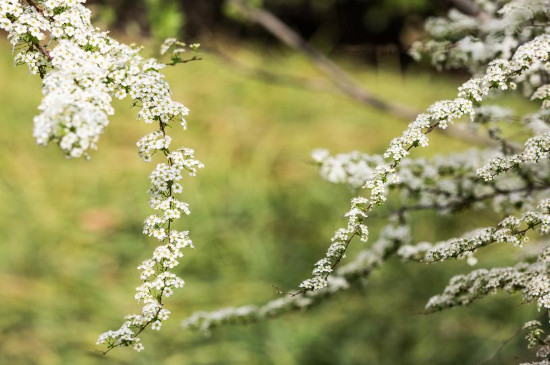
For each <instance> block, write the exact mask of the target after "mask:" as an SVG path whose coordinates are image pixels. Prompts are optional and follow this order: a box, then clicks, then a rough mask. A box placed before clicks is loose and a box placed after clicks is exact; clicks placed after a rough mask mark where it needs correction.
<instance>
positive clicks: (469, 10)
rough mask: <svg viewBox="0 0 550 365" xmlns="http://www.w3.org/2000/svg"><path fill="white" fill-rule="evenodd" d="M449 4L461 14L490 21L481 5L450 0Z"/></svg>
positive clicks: (463, 0)
mask: <svg viewBox="0 0 550 365" xmlns="http://www.w3.org/2000/svg"><path fill="white" fill-rule="evenodd" d="M449 2H450V3H451V4H452V5H453V6H454V7H455V8H456V9H457V10H458V11H460V12H461V13H464V14H466V15H470V16H475V17H478V18H479V19H481V20H487V19H489V17H490V16H489V15H488V14H487V13H486V12H484V11H483V10H482V9H481V8H480V7H479V5H477V4H476V3H474V2H473V1H471V0H449Z"/></svg>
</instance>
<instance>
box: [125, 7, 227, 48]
mask: <svg viewBox="0 0 550 365" xmlns="http://www.w3.org/2000/svg"><path fill="white" fill-rule="evenodd" d="M130 1H131V0H130ZM223 2H224V0H206V1H205V0H179V3H180V7H181V10H182V11H183V13H184V14H185V25H184V29H183V30H184V32H185V33H184V34H185V40H186V41H195V40H197V39H199V38H200V37H201V36H202V35H204V34H207V33H211V32H212V29H213V28H214V27H215V26H216V24H217V22H218V20H221V18H222V17H223V13H222V5H223Z"/></svg>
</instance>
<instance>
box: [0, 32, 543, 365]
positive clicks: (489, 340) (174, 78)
mask: <svg viewBox="0 0 550 365" xmlns="http://www.w3.org/2000/svg"><path fill="white" fill-rule="evenodd" d="M228 48H229V51H230V52H231V53H232V54H233V56H235V57H237V58H238V59H240V60H242V61H243V62H246V63H247V64H249V65H254V66H257V67H262V68H265V69H269V70H270V71H273V72H285V73H293V74H296V75H301V76H305V77H320V76H319V75H318V74H317V72H316V71H315V70H314V69H312V68H311V66H310V65H309V64H308V63H307V62H306V61H304V60H303V59H301V58H300V57H297V56H293V55H286V56H285V57H282V56H281V55H280V54H279V53H278V52H273V51H271V50H270V49H265V48H262V49H260V48H258V49H256V50H254V51H245V50H242V49H240V50H239V49H238V48H236V47H232V46H228ZM341 61H342V63H343V64H344V66H345V67H346V68H347V69H348V70H349V71H350V72H351V73H353V74H354V75H355V76H356V77H357V78H358V80H360V81H361V82H362V83H364V84H365V85H366V86H367V87H368V88H369V89H370V90H371V91H373V92H374V93H375V94H377V95H379V96H381V97H383V98H386V99H390V100H394V101H396V102H401V103H403V104H407V105H410V106H412V107H416V108H418V109H419V110H421V109H422V108H424V107H426V106H428V105H429V104H430V103H431V102H433V101H435V100H439V99H442V98H445V97H452V96H453V95H454V92H455V89H456V86H457V85H458V84H459V83H460V82H461V80H459V79H457V78H453V79H450V78H444V77H442V76H437V75H434V74H431V73H426V72H423V71H420V70H414V71H413V72H410V73H409V74H407V75H400V74H399V73H398V72H396V71H395V70H394V69H392V68H391V67H389V68H388V69H378V70H373V69H369V68H367V67H365V66H364V65H361V64H356V63H353V62H351V61H349V60H341ZM167 75H168V79H169V81H170V82H171V85H172V88H173V91H174V97H175V99H177V100H181V101H183V102H184V103H185V104H186V105H187V106H188V107H190V108H191V111H192V114H191V116H190V117H189V118H188V120H189V125H190V128H189V130H188V131H187V132H181V131H179V130H175V131H173V132H172V135H173V136H174V137H175V141H174V145H185V146H189V147H192V148H195V149H196V151H197V156H198V157H199V158H200V159H201V160H202V161H203V162H204V163H205V165H206V168H205V169H204V170H203V171H202V172H201V173H200V174H199V175H198V177H197V178H195V179H188V180H187V181H186V182H184V187H185V190H184V194H185V199H186V200H187V201H189V202H190V203H191V208H192V211H193V213H192V214H191V216H190V217H189V219H187V220H186V221H185V223H184V224H183V225H182V226H181V227H182V228H186V229H190V230H191V235H192V238H193V239H194V242H195V245H196V251H188V252H187V253H186V256H185V258H184V260H183V265H182V267H181V268H180V269H178V271H179V272H180V273H181V275H182V276H183V278H184V279H185V280H186V282H187V285H186V287H185V288H184V289H183V290H181V291H178V292H177V293H176V295H175V296H174V297H172V298H171V299H170V300H169V301H168V308H169V309H171V310H172V312H173V317H172V319H171V320H170V321H169V322H168V323H167V324H166V325H165V326H163V329H162V331H161V332H160V333H155V334H153V335H151V334H146V335H145V336H144V342H145V345H146V351H145V352H144V353H142V354H135V353H134V352H133V351H131V350H124V349H123V350H117V351H114V352H112V353H111V354H109V356H108V357H102V356H100V355H98V354H97V353H96V352H95V350H96V347H95V346H94V343H95V340H96V336H97V335H98V334H99V333H101V332H103V331H105V330H106V329H110V328H113V327H118V326H119V325H120V323H121V318H122V316H123V315H125V314H126V313H130V312H132V311H134V310H136V308H137V307H136V305H135V304H134V301H133V299H132V298H133V288H134V287H135V286H137V285H138V275H137V271H136V269H135V267H136V266H137V265H138V263H139V262H141V260H142V259H143V258H145V257H148V256H149V255H150V253H151V251H152V249H153V245H154V242H153V241H151V240H148V239H146V238H145V237H144V236H143V235H141V234H140V232H141V224H142V221H143V219H144V217H145V216H146V215H147V214H149V211H148V209H147V194H146V191H147V188H148V179H147V176H148V174H149V172H150V170H151V169H152V168H153V165H150V164H149V165H148V164H144V163H142V162H141V161H140V160H139V159H138V157H137V153H136V148H135V141H136V140H137V139H139V138H140V137H141V136H142V135H143V134H145V133H147V131H149V130H150V126H147V125H143V124H142V123H140V122H137V121H136V120H135V111H134V110H131V109H129V108H128V105H127V103H121V104H120V105H118V108H117V115H116V116H115V117H114V118H112V125H111V126H109V129H108V130H107V132H106V134H105V135H104V136H103V137H102V140H101V142H100V148H99V150H98V151H97V152H95V153H94V155H93V159H92V160H91V161H90V162H84V161H67V160H65V159H64V158H63V157H62V156H61V154H60V152H58V151H57V149H56V148H55V147H53V146H52V147H49V148H42V147H37V146H36V145H35V144H34V141H33V138H32V118H33V116H34V115H35V114H36V112H37V110H36V107H37V105H38V103H39V100H40V87H39V86H40V83H39V80H37V78H36V77H33V76H31V75H28V74H27V71H26V70H25V69H24V68H22V67H19V68H13V67H12V56H11V54H10V50H9V47H8V45H7V44H6V43H0V81H1V82H0V105H1V107H2V113H0V119H1V120H0V145H1V146H2V147H1V148H2V150H1V151H2V152H1V153H0V233H1V237H2V244H1V245H0V288H1V290H0V364H96V363H107V364H285V365H286V364H425V363H430V364H477V363H480V362H481V361H483V360H484V359H487V358H489V357H491V356H492V355H493V354H494V353H495V352H496V351H497V349H498V348H499V346H500V345H501V344H502V342H503V341H505V340H506V339H507V338H508V337H509V336H511V335H512V334H513V333H514V332H515V331H516V330H517V329H518V327H520V326H521V324H522V321H524V320H527V319H530V318H534V317H535V316H536V310H535V308H533V307H532V306H521V307H519V306H518V305H519V304H520V298H517V297H515V298H506V297H504V296H499V297H495V298H490V299H487V300H484V301H482V302H480V303H477V304H475V305H473V306H471V307H470V308H463V309H458V310H454V311H450V312H446V313H442V314H435V315H423V314H421V312H422V309H423V307H424V304H425V303H426V301H427V299H428V298H429V297H430V296H431V295H433V294H436V293H437V292H439V291H441V290H442V288H443V287H444V284H445V283H446V282H447V281H448V279H449V278H450V277H451V276H452V275H453V274H456V273H459V272H464V271H466V270H468V269H469V268H467V267H466V266H465V265H464V264H463V263H462V262H458V263H456V262H453V263H449V264H447V265H430V266H423V265H410V264H408V265H405V264H402V263H401V262H398V261H392V262H390V263H389V264H388V265H387V266H385V267H384V268H382V269H381V270H379V271H378V272H376V273H374V274H373V275H372V278H371V279H370V280H369V283H368V285H367V286H366V287H364V288H355V289H353V290H350V291H349V293H346V294H344V295H341V296H338V297H336V298H335V299H334V300H332V301H331V302H329V303H326V304H324V305H322V306H319V307H317V308H315V309H313V310H311V311H309V312H307V313H296V314H292V315H289V316H286V317H284V318H280V319H277V320H274V321H271V322H268V323H262V324H257V325H250V326H246V327H232V328H223V329H220V330H218V331H216V332H214V333H213V334H212V336H211V337H204V336H202V335H201V334H196V333H192V332H188V331H184V330H182V329H181V328H180V327H179V323H180V321H181V320H182V319H184V318H185V317H186V316H188V315H190V314H191V313H192V312H193V311H195V310H199V309H201V310H212V309H217V308H218V307H220V306H232V305H243V304H249V303H262V302H264V301H266V300H270V299H273V298H275V297H276V294H275V293H274V289H273V288H272V285H273V284H276V285H278V286H279V287H281V288H283V289H284V290H289V289H291V288H293V287H294V286H295V285H296V284H297V283H299V282H300V281H301V280H302V279H303V278H305V277H306V276H307V275H308V274H309V273H310V271H311V268H312V263H313V262H315V261H316V260H317V259H318V258H319V257H320V256H321V255H322V254H323V252H324V250H325V248H326V246H327V243H328V241H329V238H330V236H331V234H332V232H333V230H334V229H335V228H337V227H338V226H339V225H340V224H342V222H343V219H342V213H343V212H345V210H346V208H347V207H348V202H349V197H350V193H349V191H347V189H346V188H345V187H344V186H334V185H331V184H329V183H326V182H323V181H322V180H321V179H320V178H318V176H317V172H316V170H315V168H314V167H313V166H312V165H311V164H309V154H310V151H311V150H312V149H314V148H317V147H326V148H329V149H331V150H332V151H333V152H345V151H349V150H352V149H360V150H363V151H367V152H371V153H376V152H381V151H383V149H384V148H385V147H386V146H387V144H388V142H389V141H390V140H391V138H393V137H395V136H396V135H397V134H399V133H400V132H401V130H402V129H403V128H404V126H405V124H404V123H403V122H402V121H399V120H396V119H394V118H392V117H389V116H388V115H385V114H383V113H380V112H377V111H374V110H370V109H368V108H365V107H362V106H360V105H357V104H354V103H353V102H350V101H348V100H347V99H345V98H343V97H338V96H334V95H328V94H322V93H314V92H311V91H305V90H297V89H291V88H284V87H280V86H272V85H266V84H263V83H260V82H258V81H255V80H250V79H245V78H243V77H241V76H237V75H235V74H234V72H233V70H231V69H230V68H228V67H227V66H226V65H225V64H224V63H223V62H221V61H218V60H217V59H216V58H214V57H213V56H207V57H206V59H205V60H204V61H201V62H194V63H191V64H188V65H184V66H181V67H178V68H173V69H169V70H167ZM506 102H507V103H509V104H511V105H513V106H515V107H516V108H525V107H527V106H525V105H523V104H519V103H518V102H517V101H516V100H514V99H509V100H508V99H507V101H506ZM466 147H468V146H466V145H465V144H464V143H461V142H459V141H456V140H453V139H450V138H448V137H443V136H435V137H434V138H433V145H432V148H430V149H426V150H424V151H418V152H415V153H416V155H421V154H425V155H431V154H434V153H438V152H447V151H451V150H456V149H464V148H466ZM491 218H492V217H491V216H490V215H486V216H483V215H479V214H477V215H471V214H463V215H462V216H461V217H460V219H451V218H441V217H436V216H434V215H433V214H427V213H425V214H420V215H418V216H417V217H416V218H415V222H416V223H415V225H414V233H415V237H416V238H417V239H421V240H432V239H440V238H445V237H448V236H449V235H451V234H457V233H460V232H461V231H463V230H465V229H470V228H474V227H476V226H478V225H480V224H483V223H489V222H492V220H491ZM379 226H380V222H379V221H377V220H376V219H374V220H373V227H374V229H373V231H374V232H376V227H379ZM360 248H361V244H360V243H355V244H354V247H353V250H354V251H357V250H359V249H360ZM512 255H514V253H512V254H511V253H510V249H509V248H501V247H500V248H499V247H496V248H494V249H490V250H486V251H485V253H484V254H483V255H482V256H481V264H480V265H481V266H483V265H498V264H506V263H509V262H510V261H511V257H512ZM520 337H521V336H520ZM524 346H525V343H524V341H522V339H521V338H517V339H515V340H514V341H511V342H510V343H509V344H507V345H506V346H505V347H504V349H503V350H502V351H501V352H500V353H499V357H496V358H495V359H494V361H493V362H492V363H494V364H504V363H514V362H517V361H518V358H523V355H522V354H524V353H525V350H524Z"/></svg>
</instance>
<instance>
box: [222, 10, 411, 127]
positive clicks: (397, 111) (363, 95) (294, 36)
mask: <svg viewBox="0 0 550 365" xmlns="http://www.w3.org/2000/svg"><path fill="white" fill-rule="evenodd" d="M228 1H229V2H230V3H231V4H232V5H234V6H235V7H236V8H237V9H239V10H240V11H241V12H242V13H243V15H245V16H246V17H247V18H249V19H250V20H252V21H254V22H255V23H257V24H259V25H261V26H262V27H264V28H265V29H266V30H267V31H269V32H270V33H271V34H273V35H274V36H275V37H277V38H278V39H280V40H281V41H282V42H284V43H285V44H286V45H288V46H289V47H291V48H293V49H295V50H297V51H300V52H301V53H303V54H305V55H306V56H307V57H308V58H309V59H310V60H311V61H312V62H313V63H315V65H316V66H317V67H318V68H319V69H320V70H321V71H323V72H324V73H325V74H326V75H327V76H328V77H329V78H330V80H331V81H332V82H333V83H334V84H335V85H336V86H337V87H338V88H339V89H340V90H342V92H344V93H345V94H347V95H348V96H350V97H352V98H353V99H355V100H357V101H359V102H361V103H363V104H366V105H370V106H372V107H373V108H375V109H378V110H381V111H384V112H386V113H389V114H392V115H394V116H396V117H398V118H400V119H407V120H412V119H414V118H415V117H416V113H415V112H414V111H413V110H411V109H409V108H407V107H404V106H402V105H399V104H395V103H390V102H386V101H384V100H381V99H379V98H377V97H375V96H373V95H371V94H370V93H369V92H367V91H366V90H365V89H363V88H362V87H361V85H359V84H358V83H357V82H356V81H355V80H353V79H352V78H351V77H350V76H349V75H348V74H347V73H346V72H345V71H344V70H342V69H341V68H340V67H339V66H337V65H336V64H334V63H333V62H332V61H331V60H329V59H328V58H327V57H326V56H325V55H324V54H322V53H321V52H319V51H318V50H317V49H315V48H313V47H312V46H310V45H309V44H308V43H307V42H306V41H305V40H304V39H303V38H302V37H300V35H298V33H296V32H295V31H294V30H292V29H291V28H290V27H289V26H287V25H286V24H285V23H283V22H282V21H281V20H280V19H279V18H277V17H276V16H275V15H274V14H272V13H271V12H269V11H267V10H265V9H256V8H252V7H250V6H249V5H247V4H246V3H244V2H243V1H242V0H228Z"/></svg>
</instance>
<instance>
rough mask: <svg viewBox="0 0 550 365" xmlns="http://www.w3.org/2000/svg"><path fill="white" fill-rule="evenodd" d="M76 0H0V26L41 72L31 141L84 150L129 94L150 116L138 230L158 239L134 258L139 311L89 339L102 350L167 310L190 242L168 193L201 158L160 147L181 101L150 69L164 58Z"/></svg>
mask: <svg viewBox="0 0 550 365" xmlns="http://www.w3.org/2000/svg"><path fill="white" fill-rule="evenodd" d="M84 3H85V0H27V1H23V0H21V1H19V0H17V1H16V0H3V1H1V2H0V29H3V30H5V31H6V32H8V38H9V40H10V42H11V44H12V45H13V47H14V50H17V53H16V54H15V62H16V64H26V65H27V66H28V68H29V70H30V72H31V73H33V74H39V75H40V77H41V78H42V79H43V84H42V92H43V95H44V97H43V99H42V103H41V104H40V106H39V110H40V114H39V115H38V116H36V117H35V119H34V136H35V138H36V141H37V143H38V144H41V145H46V144H48V143H50V142H53V143H56V144H57V145H58V146H59V147H60V149H61V150H62V151H63V152H64V154H65V155H66V156H67V157H68V158H79V157H86V158H88V157H89V151H90V150H92V149H95V148H97V143H98V140H99V137H100V135H101V134H102V133H103V131H104V129H105V127H106V126H107V125H108V123H109V116H110V115H112V114H113V113H114V109H113V107H112V106H111V102H112V99H113V98H118V99H123V98H125V97H130V98H131V99H132V100H133V103H134V105H137V106H139V109H140V110H139V112H138V118H139V119H140V120H142V121H144V122H145V123H150V124H153V123H154V124H155V125H157V126H158V129H157V130H156V131H154V132H152V133H150V134H148V135H147V136H145V137H143V138H142V139H141V140H140V141H139V142H138V143H137V145H138V148H139V155H140V156H141V157H142V158H143V159H144V160H145V161H150V160H151V158H152V156H153V155H154V154H155V153H157V152H158V153H159V154H160V155H162V156H163V158H164V159H165V162H164V163H160V164H158V165H157V167H156V168H155V169H154V171H153V172H152V174H151V176H150V179H151V189H150V195H151V198H150V205H151V208H152V209H154V210H155V211H156V212H157V213H155V214H153V215H151V216H150V217H149V218H147V220H146V221H145V227H144V230H143V233H144V234H146V235H148V236H152V237H155V238H156V239H158V240H159V241H160V242H161V245H160V246H158V247H157V248H156V249H155V251H154V252H153V256H152V257H151V258H149V259H146V260H145V261H143V263H142V264H141V265H140V266H139V267H138V269H139V270H140V272H141V280H142V284H141V285H140V286H139V287H138V288H137V289H136V295H135V298H136V300H137V301H138V302H140V303H142V304H143V307H142V310H141V313H140V314H133V315H129V316H127V317H126V321H125V322H124V324H123V325H122V327H120V329H118V330H116V331H108V332H106V333H104V334H102V335H101V336H100V337H99V340H98V344H102V343H105V344H107V348H108V350H110V349H112V348H114V347H117V346H133V347H134V349H136V350H137V351H141V350H142V349H143V345H142V343H141V341H140V339H139V337H138V335H139V334H140V333H141V332H142V331H143V330H144V329H145V328H146V327H148V326H149V325H151V328H152V329H154V330H159V329H160V328H161V326H162V323H163V321H164V320H166V319H167V318H168V317H169V315H170V312H169V311H168V310H167V309H165V308H164V303H163V299H164V298H166V297H169V296H170V295H172V293H173V289H175V288H180V287H181V286H183V280H182V279H181V278H179V277H177V276H176V275H175V274H174V273H173V272H171V271H170V270H171V269H173V268H174V267H175V266H177V265H178V263H179V259H180V258H181V256H182V252H181V251H182V249H183V248H186V247H192V242H191V240H190V238H189V235H188V232H186V231H176V230H174V229H173V227H172V224H173V222H174V221H176V220H177V219H179V218H180V217H181V216H182V214H189V207H188V205H187V203H185V202H183V201H180V200H178V199H177V198H176V197H175V194H178V193H181V192H182V189H183V188H182V186H181V184H180V183H179V180H180V179H182V176H183V175H184V174H185V173H186V174H188V175H191V176H194V175H195V173H196V171H197V169H198V168H201V167H202V164H201V163H200V162H198V161H197V160H195V158H194V155H193V150H191V149H188V148H180V149H177V150H175V151H170V149H169V148H170V142H171V138H170V136H168V135H167V134H166V128H167V127H168V126H171V125H172V124H173V123H174V122H176V123H180V124H181V125H182V126H183V127H185V119H184V118H185V116H186V115H187V114H188V110H187V108H186V107H185V106H184V105H182V104H181V103H178V102H176V101H173V100H172V97H171V92H170V87H169V85H168V83H167V82H166V81H165V78H164V75H163V74H162V73H161V72H160V71H161V70H162V69H163V68H164V67H165V64H163V63H161V62H159V61H157V60H155V59H145V58H143V57H142V56H141V55H140V54H139V51H140V49H139V48H136V47H134V46H128V45H125V44H123V43H120V42H118V41H116V40H115V39H113V38H111V37H110V36H109V35H108V33H107V32H102V31H100V30H99V29H97V28H95V27H94V26H93V25H92V23H91V20H90V17H91V12H90V10H89V9H87V8H86V7H85V6H84ZM172 43H173V44H175V43H177V42H172ZM178 45H179V43H178ZM194 49H196V47H195V48H194ZM180 51H181V49H180ZM179 61H181V62H183V61H182V60H181V58H180V59H178V60H177V62H176V61H174V60H172V63H171V64H176V63H180V62H179Z"/></svg>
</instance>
